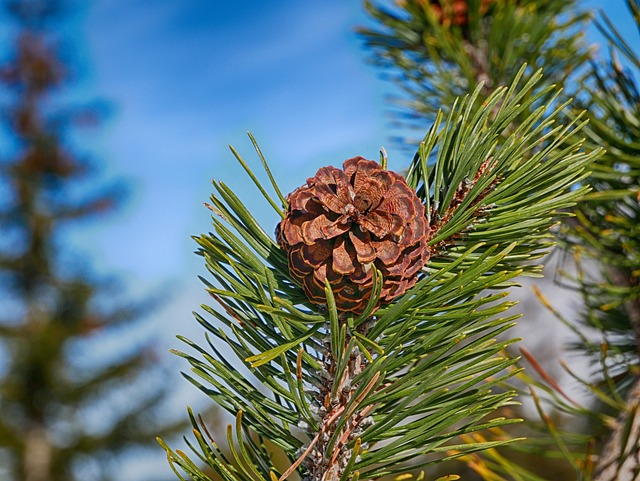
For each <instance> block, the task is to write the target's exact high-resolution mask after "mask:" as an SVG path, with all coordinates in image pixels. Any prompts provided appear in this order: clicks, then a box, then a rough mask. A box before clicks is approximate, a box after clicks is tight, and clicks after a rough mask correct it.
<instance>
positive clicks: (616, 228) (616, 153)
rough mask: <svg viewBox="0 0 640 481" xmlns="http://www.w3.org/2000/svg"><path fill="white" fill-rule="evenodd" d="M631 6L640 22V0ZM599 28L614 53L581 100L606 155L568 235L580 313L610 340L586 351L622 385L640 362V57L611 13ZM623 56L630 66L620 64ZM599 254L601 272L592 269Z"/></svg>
mask: <svg viewBox="0 0 640 481" xmlns="http://www.w3.org/2000/svg"><path fill="white" fill-rule="evenodd" d="M628 5H629V8H630V11H631V13H633V14H634V18H635V20H636V22H637V24H638V26H639V27H640V14H639V11H640V7H639V6H638V3H637V1H635V0H630V1H629V2H628ZM600 29H601V31H602V32H603V34H604V35H605V36H606V37H607V38H608V39H609V41H610V43H611V46H612V48H613V53H612V56H611V58H610V59H609V61H608V63H607V64H604V65H598V64H594V66H593V69H592V71H591V75H590V76H589V78H588V82H585V85H584V92H586V93H587V94H588V96H587V98H586V99H584V105H585V106H586V105H589V106H590V110H589V119H590V123H589V125H588V126H587V128H586V129H585V134H586V137H587V142H588V143H589V144H590V145H593V146H601V147H604V148H605V149H606V154H605V155H604V156H602V157H601V158H600V159H599V160H598V162H596V163H594V165H593V167H592V170H593V173H592V175H591V177H590V183H591V185H592V186H593V192H592V193H591V194H590V195H588V196H587V197H586V198H585V201H584V202H581V203H580V204H579V205H578V209H577V210H576V220H575V222H574V223H572V224H568V225H567V227H566V229H565V231H564V234H565V235H564V237H565V240H566V242H567V243H568V245H567V248H570V249H572V250H573V252H575V254H576V255H577V256H578V262H579V267H580V276H579V278H578V279H577V280H576V281H577V285H578V288H579V289H580V292H581V294H582V297H583V299H584V302H585V311H584V313H583V316H582V318H583V320H584V322H585V323H586V324H587V325H589V326H591V327H595V328H596V329H598V330H599V331H600V332H602V334H603V336H604V339H605V342H606V344H607V348H606V349H605V350H603V349H602V348H601V346H600V345H597V346H594V345H593V343H592V342H591V343H589V342H586V343H583V344H582V345H581V349H587V350H588V351H591V352H592V353H593V354H594V355H595V357H596V359H599V363H600V364H601V365H602V366H605V365H606V366H607V369H608V371H609V373H608V376H610V377H612V378H614V379H615V380H616V384H618V385H619V386H620V387H621V388H622V391H624V390H625V386H626V388H628V386H629V384H630V382H631V381H632V380H633V378H634V377H635V376H636V375H637V369H638V365H639V363H640V358H639V356H638V349H639V345H640V283H639V279H640V226H639V224H638V219H639V218H640V92H639V89H638V84H637V82H636V80H635V79H634V77H633V75H634V72H635V74H636V75H637V74H638V73H640V57H638V55H639V53H638V52H634V50H633V49H632V47H631V46H630V44H629V43H628V42H626V41H625V40H624V39H623V38H622V37H621V36H620V35H619V34H618V32H617V31H616V29H615V28H614V26H613V25H612V24H611V22H610V21H609V20H608V19H607V18H606V17H604V18H603V23H602V24H600ZM618 54H619V55H620V56H621V58H622V60H623V61H624V62H625V63H626V64H627V65H629V66H630V67H631V68H632V69H633V71H630V70H625V69H623V67H622V65H621V63H620V62H619V61H618ZM594 260H595V262H596V263H597V264H598V267H596V269H597V271H598V273H597V274H596V275H594V273H593V270H594V269H593V268H590V264H591V263H592V262H593V261H594ZM583 264H584V267H583Z"/></svg>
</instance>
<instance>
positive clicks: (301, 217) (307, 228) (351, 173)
mask: <svg viewBox="0 0 640 481" xmlns="http://www.w3.org/2000/svg"><path fill="white" fill-rule="evenodd" d="M343 169H344V170H340V169H338V168H335V167H322V168H321V169H320V170H318V172H317V173H316V175H315V176H314V177H311V178H310V179H308V180H307V183H306V185H303V186H302V187H299V188H298V189H296V190H295V191H293V192H292V193H291V194H289V195H288V197H287V200H288V202H289V209H288V211H287V215H286V217H285V218H284V219H283V220H282V222H280V223H279V224H278V226H277V228H276V238H277V240H278V244H280V246H281V247H282V248H283V249H285V251H287V254H288V258H289V272H290V273H291V275H292V276H293V277H294V278H295V279H296V280H297V281H298V282H299V283H300V284H301V285H302V287H303V288H304V291H305V293H306V295H307V297H308V298H309V300H310V301H311V302H313V303H316V304H325V303H326V298H325V292H324V286H325V279H328V280H329V283H330V285H331V288H332V290H333V293H334V296H335V299H336V305H337V308H338V310H339V311H341V312H354V313H356V314H359V313H361V312H362V311H363V310H364V308H365V307H366V305H367V302H368V301H369V299H370V297H371V291H372V288H373V269H372V267H373V266H375V267H376V268H377V269H378V270H380V272H381V273H382V276H383V285H382V294H381V299H380V300H381V302H384V303H388V302H390V301H391V300H393V299H394V298H396V297H398V296H399V295H401V294H403V293H404V292H405V291H406V290H407V289H408V288H410V287H411V286H413V285H414V284H415V283H416V278H417V274H418V271H419V270H420V269H421V268H422V267H423V266H424V265H425V263H426V262H427V260H428V259H429V248H428V247H427V239H428V235H429V232H430V230H429V226H428V223H427V220H426V218H425V211H424V206H423V205H422V203H421V202H420V199H418V196H417V195H416V194H415V192H414V191H413V190H411V188H409V186H408V185H407V183H406V181H405V180H404V178H403V177H402V176H400V175H398V174H396V173H394V172H390V171H385V170H382V168H381V167H380V166H379V165H378V163H377V162H374V161H372V160H366V159H363V158H362V157H354V158H352V159H349V160H346V161H345V162H344V164H343Z"/></svg>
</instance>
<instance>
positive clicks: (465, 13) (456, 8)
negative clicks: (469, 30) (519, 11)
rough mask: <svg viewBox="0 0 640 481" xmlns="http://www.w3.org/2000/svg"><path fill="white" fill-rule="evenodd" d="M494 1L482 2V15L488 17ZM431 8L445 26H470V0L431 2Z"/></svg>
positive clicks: (433, 0) (485, 0)
mask: <svg viewBox="0 0 640 481" xmlns="http://www.w3.org/2000/svg"><path fill="white" fill-rule="evenodd" d="M492 2H493V0H481V4H480V14H481V15H486V14H487V11H488V10H489V6H490V4H491V3H492ZM429 4H430V5H431V8H432V9H433V11H434V12H435V14H436V17H437V18H438V20H439V22H440V23H441V24H443V25H455V26H466V25H468V24H469V2H468V0H429Z"/></svg>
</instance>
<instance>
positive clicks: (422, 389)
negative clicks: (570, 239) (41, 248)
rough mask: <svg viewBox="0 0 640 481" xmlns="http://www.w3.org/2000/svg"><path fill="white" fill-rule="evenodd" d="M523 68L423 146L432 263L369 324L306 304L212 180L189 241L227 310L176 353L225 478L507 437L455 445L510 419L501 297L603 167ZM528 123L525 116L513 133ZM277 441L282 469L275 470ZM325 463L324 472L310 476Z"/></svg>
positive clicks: (386, 460) (360, 474)
mask: <svg viewBox="0 0 640 481" xmlns="http://www.w3.org/2000/svg"><path fill="white" fill-rule="evenodd" d="M524 71H525V68H523V69H521V71H520V72H519V73H518V75H517V76H516V80H515V81H514V83H513V85H511V87H509V88H499V89H496V90H495V92H494V93H493V94H492V95H491V96H489V97H488V98H486V99H483V100H484V103H485V108H484V109H482V110H480V111H478V110H477V109H476V108H475V104H476V103H477V102H476V101H477V100H478V99H479V98H480V96H481V91H482V87H481V86H480V87H478V88H477V89H476V90H475V91H474V92H473V93H472V95H470V96H468V97H467V98H465V99H464V100H461V101H460V102H457V103H456V105H455V106H454V107H453V108H452V109H451V110H450V111H449V113H448V114H447V115H446V116H443V115H439V116H438V121H437V122H436V123H435V124H434V125H433V126H432V128H431V130H430V131H429V132H428V134H427V135H426V137H425V139H424V141H423V142H422V144H421V146H420V149H419V151H418V154H417V155H416V157H415V158H414V161H413V163H412V164H411V166H410V168H409V172H408V175H407V180H408V183H409V185H410V186H412V187H413V188H414V189H416V190H417V192H418V194H419V196H421V198H422V199H423V200H424V202H425V205H426V206H427V212H428V216H429V221H430V225H431V227H432V236H431V240H430V246H431V248H432V250H433V257H432V260H431V261H430V262H429V264H428V265H427V266H426V267H425V268H424V269H423V271H422V273H421V275H420V278H419V280H418V282H417V283H416V285H415V286H414V287H413V288H411V289H410V290H409V291H407V292H406V293H405V294H404V295H403V296H401V297H399V298H398V299H396V300H395V301H394V302H393V303H392V304H389V305H386V306H383V307H382V308H380V309H379V310H378V311H376V312H375V314H374V315H371V314H370V311H365V313H363V314H362V315H360V316H354V315H349V316H346V315H340V314H339V313H338V312H337V311H336V310H335V305H334V303H333V302H332V293H331V286H330V285H329V284H327V288H326V291H327V292H326V294H327V299H328V302H327V305H326V306H318V305H315V304H312V303H309V302H308V301H307V299H306V298H305V296H304V293H303V291H302V289H301V287H300V286H299V285H297V284H296V283H295V282H294V281H293V279H292V277H291V276H290V275H289V272H288V267H287V259H286V256H285V254H284V252H283V250H282V249H281V248H280V247H279V246H278V245H277V244H276V242H275V241H274V240H273V239H272V237H271V236H270V235H269V234H267V232H266V231H265V230H264V229H263V228H262V227H261V226H260V225H259V224H258V222H257V221H256V220H255V219H254V218H253V216H252V215H251V213H250V211H249V209H247V207H246V206H245V204H244V203H243V202H242V201H241V200H240V199H239V198H238V197H237V196H236V195H235V194H234V193H233V192H232V191H231V190H230V189H229V188H228V187H227V186H226V185H225V184H224V183H222V182H214V188H215V191H216V192H215V194H214V195H213V196H212V197H211V205H210V206H209V207H210V209H211V210H212V211H213V212H214V214H215V215H214V217H213V227H214V229H213V232H212V233H209V234H207V235H201V236H199V237H197V238H196V241H197V243H198V245H199V251H198V253H199V254H200V255H201V256H202V257H203V259H204V260H205V263H206V266H207V269H208V270H209V273H210V275H211V276H212V277H213V281H207V280H204V279H203V281H204V282H205V284H206V286H207V290H208V292H209V293H210V294H211V296H212V298H213V299H214V300H215V301H216V302H217V304H218V307H216V308H213V307H208V306H203V309H204V310H205V311H206V312H207V315H208V318H207V317H203V316H202V315H200V314H196V319H197V320H198V322H199V323H200V324H201V325H202V327H203V328H204V329H205V330H206V331H207V336H206V340H207V344H206V345H205V346H200V345H198V344H197V343H195V342H192V341H189V340H187V339H184V338H183V341H184V342H185V343H186V344H187V346H188V347H189V348H190V350H191V353H187V352H178V354H179V355H180V356H182V357H184V358H185V359H186V360H187V361H188V363H189V364H190V366H191V373H190V374H185V376H186V377H187V379H189V380H190V381H191V382H192V383H193V384H194V385H195V386H197V387H198V388H199V389H200V390H201V391H202V392H204V393H205V394H207V395H208V396H209V397H210V398H211V399H212V400H213V401H214V402H215V403H216V404H218V405H220V406H222V407H223V408H224V409H225V410H226V411H228V412H229V413H231V414H232V415H234V416H235V417H236V426H235V430H234V429H233V428H232V427H231V426H230V427H229V428H228V439H227V442H226V446H225V448H224V450H223V449H222V448H221V447H220V446H219V445H218V443H217V442H216V441H215V440H214V439H213V437H212V436H211V435H210V434H209V432H208V430H207V428H206V426H205V425H204V423H202V422H201V420H199V419H198V418H197V417H196V416H194V415H192V414H190V417H191V422H192V424H193V428H194V435H195V443H193V442H191V443H190V445H191V448H192V450H193V453H194V455H195V456H196V457H197V459H199V460H200V461H202V462H204V463H206V464H207V465H208V466H210V467H211V469H213V471H214V472H215V473H216V475H217V476H219V477H220V478H222V479H226V480H229V481H238V480H250V479H251V480H254V479H264V480H268V479H271V480H274V479H278V478H280V479H284V478H287V477H288V476H289V475H291V474H292V473H293V472H294V471H298V472H299V474H300V475H301V476H302V477H303V479H319V477H320V476H321V475H323V476H335V477H334V478H331V479H341V480H347V479H358V478H363V479H377V478H379V477H381V476H384V475H388V474H400V473H405V472H407V471H409V470H410V467H408V464H407V463H408V462H409V461H414V462H415V460H416V459H417V458H418V457H421V456H423V455H427V456H428V457H427V458H420V459H422V460H424V461H423V464H424V465H431V464H435V463H440V462H442V461H445V460H448V459H452V458H456V457H459V456H463V455H465V454H469V453H472V452H475V451H478V450H483V449H487V448H492V447H495V446H499V445H502V444H504V443H506V442H509V441H510V440H507V439H496V440H491V441H486V442H483V441H471V442H468V441H467V440H465V441H464V442H463V441H462V440H461V439H462V438H460V436H467V435H469V434H470V433H475V432H478V431H481V430H485V429H488V428H497V427H499V426H503V425H507V424H510V423H513V422H515V421H516V420H515V419H509V418H505V417H503V416H502V415H500V413H499V410H500V409H501V408H504V407H505V406H509V405H510V404H513V403H514V400H513V392H512V391H504V390H502V389H500V388H498V385H500V384H501V383H502V382H503V381H504V379H506V378H508V377H510V376H511V375H513V373H514V372H515V371H514V370H513V369H509V368H510V366H512V365H513V363H514V361H513V360H511V359H509V358H506V357H504V356H503V355H502V352H503V351H504V349H505V348H506V347H507V346H509V345H511V344H512V343H513V342H514V340H512V339H508V337H507V338H505V337H504V336H501V337H500V339H501V340H497V339H496V337H497V336H498V335H500V334H502V333H504V332H505V331H506V330H507V329H508V328H509V327H510V326H511V325H512V324H513V321H514V319H515V316H508V315H505V311H506V310H507V309H508V308H509V307H510V306H511V305H512V304H513V303H512V302H509V301H506V300H504V296H505V295H506V292H505V291H504V289H505V288H506V287H508V286H513V285H514V284H513V280H514V278H516V277H517V276H519V275H521V274H522V273H523V272H526V273H529V274H536V273H537V272H538V271H539V266H538V265H536V263H535V260H536V259H537V258H539V256H540V255H542V254H543V253H544V252H546V251H547V250H548V249H549V247H550V246H551V238H550V237H549V234H548V231H549V229H550V227H551V226H552V225H554V223H555V222H556V219H557V218H558V217H559V216H564V215H566V214H565V213H564V209H566V208H568V207H570V206H571V205H573V204H574V202H575V200H576V199H577V198H579V197H580V196H582V195H584V194H585V193H586V191H587V189H586V188H585V187H579V188H573V186H574V185H575V184H576V183H578V182H580V181H581V180H582V179H584V177H585V176H586V175H587V173H586V171H585V168H586V165H588V164H589V163H590V162H592V160H593V158H594V157H595V156H597V155H598V153H597V152H592V153H585V152H583V151H582V150H581V148H580V145H581V144H580V142H579V141H576V140H572V139H574V137H573V134H574V132H575V131H576V130H578V129H579V128H580V124H579V123H577V122H572V123H571V124H569V125H566V126H562V125H557V126H556V122H557V116H558V113H559V112H558V111H554V112H553V113H551V114H550V115H549V116H544V112H545V111H548V108H549V105H548V104H543V105H541V106H540V107H539V108H538V109H536V108H533V107H532V105H533V104H534V103H536V102H539V101H540V99H541V98H542V96H545V95H548V94H549V95H550V92H549V91H548V90H547V89H542V90H541V91H539V92H538V93H535V94H534V93H532V92H533V91H534V89H535V88H536V86H537V84H538V83H539V82H540V81H541V79H540V74H539V73H536V74H535V75H533V76H531V77H530V78H529V80H528V81H526V82H525V85H524V86H520V87H518V85H517V82H518V79H520V78H521V77H522V75H523V72H524ZM551 98H553V96H551ZM552 101H553V100H551V101H550V102H552ZM524 112H528V113H527V114H526V115H524V117H525V121H524V122H523V123H522V124H521V125H520V126H519V127H518V128H516V129H515V130H510V131H509V132H508V133H505V129H507V127H508V126H510V125H511V123H512V121H513V119H514V118H515V117H516V116H519V115H522V114H523V113H524ZM441 119H445V120H441ZM550 136H552V138H553V140H551V141H550V142H547V141H546V139H548V138H549V137H550ZM561 145H564V147H561ZM257 152H258V155H259V157H260V158H261V159H262V161H263V164H264V165H265V166H266V163H264V159H263V157H262V154H261V152H260V151H259V150H257ZM234 154H235V155H236V156H237V157H238V160H239V161H240V162H241V164H242V166H243V167H244V168H245V170H247V171H248V172H249V174H250V178H251V179H252V180H253V181H254V182H255V183H256V184H257V185H258V187H259V190H260V192H261V193H262V194H263V195H264V197H265V201H266V202H268V203H269V204H270V205H272V207H273V208H274V209H275V211H276V212H277V213H278V214H279V215H282V212H283V210H281V209H280V207H279V206H278V205H277V204H276V202H274V201H273V199H272V198H271V197H270V196H269V194H267V189H266V188H265V187H263V186H262V185H260V183H259V181H258V180H257V177H256V176H255V175H253V174H252V173H251V172H250V170H249V168H248V167H247V164H246V163H245V162H244V161H243V160H242V159H241V158H240V156H239V155H238V154H237V153H236V152H235V151H234ZM385 160H386V159H385ZM383 164H384V162H383ZM269 179H270V181H271V187H272V188H273V190H274V193H275V196H276V197H278V198H280V199H281V200H284V202H286V199H284V198H283V196H282V194H281V193H280V191H279V189H278V187H277V185H276V183H275V181H274V180H273V178H272V177H271V175H270V174H269ZM283 206H284V205H283ZM487 289H496V290H498V292H495V293H488V292H487ZM374 297H375V296H374ZM231 353H232V354H233V356H230V354H231ZM232 357H235V359H234V360H233V361H232V360H231V358H232ZM354 365H356V366H362V369H355V370H354ZM345 380H348V383H347V382H346V381H345ZM341 392H348V393H350V395H348V396H342V397H341V396H340V393H341ZM328 399H332V400H337V399H340V400H341V401H340V402H338V401H336V403H334V402H333V401H331V403H329V404H327V400H328ZM232 434H233V435H232ZM161 443H162V444H163V446H164V447H165V448H166V449H167V454H168V458H169V461H170V463H171V465H172V467H173V468H174V470H175V472H176V475H177V476H178V477H179V479H185V477H184V476H187V478H188V479H193V480H207V479H210V478H209V477H208V475H206V474H205V473H204V472H203V471H202V470H201V469H200V468H198V467H197V465H196V463H195V462H194V461H192V460H191V459H190V457H189V455H187V454H186V453H183V452H181V451H174V450H172V449H171V448H169V447H168V446H167V445H166V444H165V443H164V442H162V441H161ZM269 444H273V445H275V446H277V447H278V448H279V449H280V450H282V452H283V453H284V455H285V456H286V459H287V465H285V466H279V465H276V464H277V463H274V462H273V461H272V455H271V452H270V451H269V449H268V445H269ZM320 446H321V447H322V451H321V452H320V451H319V450H320ZM318 456H319V457H318ZM323 462H324V463H325V465H324V466H325V468H326V469H327V470H326V471H322V472H318V471H317V470H315V468H317V466H318V465H321V464H322V463H323ZM332 469H334V470H333V471H331V470H332ZM450 479H456V477H455V476H452V477H451V478H450Z"/></svg>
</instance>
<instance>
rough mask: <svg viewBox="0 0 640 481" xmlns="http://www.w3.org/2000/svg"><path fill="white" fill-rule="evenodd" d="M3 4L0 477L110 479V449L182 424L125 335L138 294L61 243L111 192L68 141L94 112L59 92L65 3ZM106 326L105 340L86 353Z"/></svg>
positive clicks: (100, 210) (67, 78)
mask: <svg viewBox="0 0 640 481" xmlns="http://www.w3.org/2000/svg"><path fill="white" fill-rule="evenodd" d="M4 7H5V8H6V10H7V15H6V16H5V18H10V19H12V20H13V22H12V27H11V28H12V29H13V31H14V33H15V40H14V41H13V43H10V44H5V48H4V50H5V51H4V54H5V57H6V59H5V61H4V62H3V63H2V64H1V66H0V89H1V92H2V94H1V95H0V102H1V104H0V115H1V118H2V122H3V125H2V127H3V130H2V148H3V153H2V156H1V157H0V197H1V201H0V232H2V235H1V236H0V280H1V284H0V289H1V292H0V294H1V295H2V298H3V308H2V309H1V310H0V339H1V340H2V347H3V351H4V354H5V356H4V362H3V364H2V366H1V367H0V478H1V479H3V480H10V481H71V480H76V479H86V476H89V477H90V478H91V479H94V480H97V479H105V480H107V479H116V477H112V474H113V473H112V472H111V471H110V469H109V467H110V466H111V467H113V466H114V465H111V464H110V460H112V458H113V457H114V456H115V455H117V454H121V453H124V452H127V450H129V449H131V448H133V447H136V446H152V445H153V444H152V442H153V441H152V440H153V437H154V436H155V435H157V434H158V433H160V432H162V433H165V434H164V435H168V436H170V435H171V434H172V433H175V432H176V431H178V430H179V429H180V428H181V427H182V426H183V423H180V422H172V421H165V420H163V419H162V417H161V416H159V415H158V413H157V410H156V408H157V407H158V406H159V403H160V402H161V401H162V400H163V399H164V398H165V394H166V393H167V390H168V388H169V386H167V385H166V382H162V381H164V378H163V376H162V372H161V369H160V368H159V367H158V365H157V359H156V358H155V357H154V349H153V345H152V343H151V342H149V341H143V340H142V338H141V337H140V336H137V335H136V334H135V332H136V331H135V328H136V326H137V325H139V323H140V321H141V319H142V314H143V312H146V311H147V310H148V309H149V306H148V305H146V304H147V303H145V302H142V303H138V302H131V301H125V300H122V295H121V293H120V292H119V288H118V287H117V285H116V284H117V283H115V282H113V280H105V279H101V278H98V277H97V276H96V275H94V274H92V273H91V272H90V270H89V268H88V267H87V265H86V262H83V261H82V259H81V256H80V255H78V253H76V252H71V251H70V249H69V248H68V246H67V245H65V235H66V233H67V229H72V228H78V227H79V225H82V223H84V222H87V221H90V220H95V219H97V218H99V217H101V216H103V215H104V214H106V213H107V212H109V211H111V210H112V209H114V208H115V207H116V206H117V204H118V203H119V200H120V199H121V194H122V189H121V188H120V187H119V186H118V185H115V184H111V185H108V184H105V183H103V182H101V181H100V179H99V178H98V177H97V175H96V171H95V166H94V164H93V163H91V162H89V161H88V160H87V159H86V158H85V157H86V156H85V155H84V154H81V153H77V152H76V151H75V148H74V147H73V144H74V143H73V141H72V140H71V137H72V136H73V135H78V132H77V131H76V130H75V129H77V128H81V127H87V126H90V125H94V124H96V123H98V122H99V121H100V117H101V112H100V109H99V108H97V107H76V106H72V105H68V104H67V103H66V102H65V100H64V97H63V95H64V94H65V93H66V92H67V88H68V87H70V86H71V84H72V81H73V76H74V70H73V68H72V66H71V65H69V56H68V55H66V54H65V52H63V50H62V48H61V45H62V44H63V43H64V42H63V41H62V39H61V38H60V35H58V34H59V33H60V32H59V31H56V28H60V23H61V22H62V21H63V20H64V19H65V15H66V13H67V11H66V10H65V8H64V6H63V5H62V2H58V1H55V0H11V1H5V2H4ZM129 336H132V338H131V339H129ZM114 338H118V339H119V341H118V343H117V348H115V349H114V350H113V349H112V350H113V351H114V352H110V353H108V354H107V353H106V352H104V354H96V352H98V353H99V352H101V350H103V349H107V347H106V346H107V345H108V343H109V341H110V340H111V341H113V339H114ZM103 346H104V347H103ZM94 351H96V352H94ZM81 473H84V476H85V477H83V475H82V474H81ZM118 479H119V478H118Z"/></svg>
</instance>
